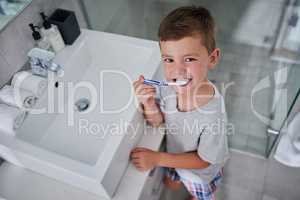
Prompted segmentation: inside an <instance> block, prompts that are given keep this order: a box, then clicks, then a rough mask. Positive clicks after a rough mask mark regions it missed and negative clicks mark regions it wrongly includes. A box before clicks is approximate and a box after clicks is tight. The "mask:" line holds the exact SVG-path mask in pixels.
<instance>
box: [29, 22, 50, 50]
mask: <svg viewBox="0 0 300 200" xmlns="http://www.w3.org/2000/svg"><path fill="white" fill-rule="evenodd" d="M29 27H30V29H31V30H32V37H33V39H34V41H35V43H36V46H38V47H39V48H41V49H45V50H50V49H51V46H50V43H49V42H48V40H46V38H45V37H42V36H41V34H40V32H38V31H37V30H36V28H39V27H38V26H34V25H33V24H29Z"/></svg>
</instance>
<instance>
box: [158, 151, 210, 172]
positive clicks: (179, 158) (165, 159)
mask: <svg viewBox="0 0 300 200" xmlns="http://www.w3.org/2000/svg"><path fill="white" fill-rule="evenodd" d="M157 153H158V155H157V156H158V162H157V166H161V167H171V168H184V169H202V168H206V167H208V166H209V165H210V163H209V162H206V161H204V160H202V159H201V158H200V156H199V155H198V154H197V152H195V151H194V152H188V153H179V154H173V153H166V152H157Z"/></svg>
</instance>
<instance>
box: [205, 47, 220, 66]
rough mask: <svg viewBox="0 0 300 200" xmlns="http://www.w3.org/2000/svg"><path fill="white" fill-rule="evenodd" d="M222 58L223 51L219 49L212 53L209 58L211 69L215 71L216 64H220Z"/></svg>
mask: <svg viewBox="0 0 300 200" xmlns="http://www.w3.org/2000/svg"><path fill="white" fill-rule="evenodd" d="M220 57H221V50H220V49H219V48H215V49H214V50H213V52H211V54H210V57H209V64H208V67H209V69H213V68H214V67H215V65H216V64H218V62H219V60H220Z"/></svg>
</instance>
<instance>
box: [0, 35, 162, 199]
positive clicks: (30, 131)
mask: <svg viewBox="0 0 300 200" xmlns="http://www.w3.org/2000/svg"><path fill="white" fill-rule="evenodd" d="M55 62H56V63H58V64H60V65H61V66H62V68H63V70H64V73H63V75H62V74H61V75H60V76H54V77H53V79H52V78H49V81H48V87H49V88H50V89H49V91H48V92H46V93H45V94H44V95H43V96H42V98H41V99H40V100H39V103H38V105H37V106H36V110H38V111H39V112H41V113H40V114H33V113H32V114H29V115H28V116H27V118H26V120H25V122H24V124H23V126H22V127H21V128H20V129H19V130H17V131H16V136H8V135H6V134H3V133H0V157H3V158H5V159H6V160H8V161H9V162H11V163H13V164H15V165H19V166H21V167H24V168H26V169H29V170H32V171H34V172H35V173H38V174H41V175H43V176H45V177H49V178H51V179H55V180H57V181H59V182H62V183H65V184H67V185H68V184H69V185H72V186H74V187H76V188H79V189H80V190H84V191H86V192H88V193H91V194H92V193H93V194H94V195H96V196H98V198H99V196H101V197H103V198H104V199H111V198H113V199H134V197H132V198H130V195H134V194H135V198H136V197H137V196H139V195H138V194H136V193H137V192H138V191H140V192H141V190H142V188H143V185H144V183H145V181H146V179H147V175H148V172H147V173H140V172H138V171H137V170H135V169H134V168H133V166H132V165H131V164H129V153H130V151H131V150H132V149H133V148H134V147H135V146H137V145H142V146H145V147H147V146H148V147H149V148H152V149H154V150H158V148H159V146H160V144H161V140H162V138H163V132H164V131H163V130H159V129H154V128H152V127H149V128H146V127H147V126H145V121H144V119H143V116H142V114H141V113H140V112H138V109H137V102H136V101H135V96H134V92H133V88H132V82H133V81H134V80H135V79H137V77H138V76H139V75H140V74H143V75H144V76H145V77H147V78H155V76H158V77H159V78H160V77H161V71H160V68H159V66H160V52H159V46H158V43H157V42H153V41H149V40H143V39H137V38H132V37H126V36H121V35H116V34H110V33H104V32H98V31H91V30H82V33H81V35H80V37H79V38H78V39H77V40H76V42H75V43H74V44H73V45H72V46H68V47H66V48H65V49H63V50H62V51H61V52H59V53H58V55H57V56H56V58H55ZM82 100H83V101H82ZM80 102H81V103H82V102H83V103H85V104H83V106H82V104H78V103H80ZM81 108H82V109H81ZM144 133H147V134H144ZM24 173H25V172H24ZM134 177H136V178H137V177H140V180H139V181H138V180H136V181H134V180H135V178H134ZM44 179H45V180H46V179H47V178H44ZM2 180H3V179H2ZM41 180H42V179H41ZM46 182H47V181H46ZM50 182H51V181H50ZM0 184H4V183H3V182H0ZM28 184H29V186H32V187H33V189H34V187H35V186H34V185H30V184H31V183H28ZM41 184H42V183H41ZM132 184H133V185H134V184H139V185H138V186H137V188H136V190H137V191H130V189H129V188H130V187H132ZM45 187H46V186H45ZM139 187H140V188H139ZM0 188H1V185H0ZM37 188H38V186H37ZM126 188H127V189H126ZM2 189H3V188H2ZM132 189H133V188H131V190H132ZM0 190H1V189H0ZM2 192H3V191H2ZM126 193H128V195H129V196H128V198H126V197H124V195H126ZM120 195H121V196H120Z"/></svg>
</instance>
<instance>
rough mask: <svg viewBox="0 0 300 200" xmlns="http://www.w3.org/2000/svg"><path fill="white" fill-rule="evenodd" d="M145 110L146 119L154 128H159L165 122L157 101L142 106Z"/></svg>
mask: <svg viewBox="0 0 300 200" xmlns="http://www.w3.org/2000/svg"><path fill="white" fill-rule="evenodd" d="M142 107H143V110H144V117H145V119H146V121H147V122H148V123H149V124H151V125H152V126H154V127H158V126H159V125H161V124H162V123H163V121H164V118H163V114H162V112H161V111H160V109H159V107H158V105H157V104H156V102H155V100H154V101H153V102H150V103H149V104H147V105H142Z"/></svg>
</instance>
